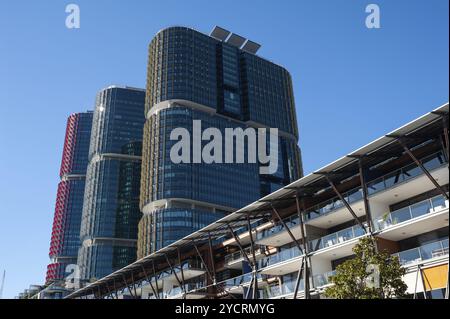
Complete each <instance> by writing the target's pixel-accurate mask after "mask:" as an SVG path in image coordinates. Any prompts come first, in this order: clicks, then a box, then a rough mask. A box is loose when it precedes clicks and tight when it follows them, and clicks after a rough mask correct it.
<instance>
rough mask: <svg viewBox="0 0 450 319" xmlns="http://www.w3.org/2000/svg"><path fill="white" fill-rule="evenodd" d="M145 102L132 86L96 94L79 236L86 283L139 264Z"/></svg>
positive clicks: (138, 90)
mask: <svg viewBox="0 0 450 319" xmlns="http://www.w3.org/2000/svg"><path fill="white" fill-rule="evenodd" d="M144 101H145V91H144V90H141V89H135V88H129V87H118V86H111V87H108V88H106V89H104V90H102V91H100V92H99V93H98V95H97V99H96V106H95V111H94V117H93V124H92V135H91V141H90V149H89V165H88V169H87V175H86V187H85V194H84V205H83V216H82V222H81V231H80V234H79V235H80V239H81V243H82V245H81V248H80V250H79V253H78V265H79V266H80V275H81V278H82V279H83V280H92V279H93V278H101V277H103V276H106V275H108V274H109V273H111V272H112V271H114V270H116V269H119V268H121V267H124V266H126V265H128V264H129V263H131V262H133V261H135V260H136V240H137V225H138V222H139V219H140V215H141V214H140V211H139V187H140V171H141V155H142V129H143V126H144V121H145V118H144V115H143V114H144Z"/></svg>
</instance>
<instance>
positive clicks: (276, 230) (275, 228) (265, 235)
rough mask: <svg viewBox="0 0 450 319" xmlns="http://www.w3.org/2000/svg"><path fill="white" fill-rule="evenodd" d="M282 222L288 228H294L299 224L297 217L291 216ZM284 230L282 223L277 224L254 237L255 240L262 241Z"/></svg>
mask: <svg viewBox="0 0 450 319" xmlns="http://www.w3.org/2000/svg"><path fill="white" fill-rule="evenodd" d="M283 221H284V222H285V223H286V226H287V227H289V228H292V227H295V226H297V225H299V224H300V219H299V217H298V216H297V215H292V216H290V217H288V218H285V219H283ZM283 230H285V227H284V225H283V224H282V223H278V224H276V225H275V226H273V227H271V228H268V229H265V230H263V231H261V232H259V233H257V235H256V239H263V238H268V237H270V236H273V235H275V234H278V233H280V232H282V231H283Z"/></svg>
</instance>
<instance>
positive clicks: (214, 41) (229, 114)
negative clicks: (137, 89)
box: [138, 27, 302, 258]
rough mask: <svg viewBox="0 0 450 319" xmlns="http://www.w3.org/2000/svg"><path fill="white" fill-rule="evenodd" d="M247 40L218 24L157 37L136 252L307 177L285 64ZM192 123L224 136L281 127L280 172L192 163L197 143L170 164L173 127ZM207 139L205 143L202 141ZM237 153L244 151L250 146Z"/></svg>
mask: <svg viewBox="0 0 450 319" xmlns="http://www.w3.org/2000/svg"><path fill="white" fill-rule="evenodd" d="M221 32H222V35H221V34H220V33H221ZM223 33H225V34H227V37H224V36H223ZM228 36H229V37H228ZM236 39H238V40H239V41H236ZM250 43H253V42H251V41H247V42H246V41H245V39H243V38H241V37H240V36H238V35H235V34H231V35H230V34H229V32H228V31H226V30H224V29H221V28H218V27H216V28H215V29H214V31H213V32H212V33H211V35H210V36H208V35H206V34H203V33H200V32H197V31H195V30H193V29H189V28H184V27H171V28H167V29H164V30H162V31H160V32H159V33H158V34H157V35H156V36H155V37H154V38H153V40H152V41H151V43H150V45H149V55H148V70H147V90H146V106H145V115H146V122H145V127H144V139H143V140H144V142H143V163H142V175H141V196H140V208H141V211H142V212H143V216H142V219H141V221H140V224H139V236H138V237H139V240H138V257H139V258H141V257H144V256H146V255H148V254H149V253H152V252H154V251H156V250H158V249H160V248H162V247H164V246H167V245H169V244H171V243H173V242H175V241H176V240H178V239H180V238H182V237H184V236H186V235H189V234H190V233H192V232H194V231H196V230H198V229H200V228H202V227H204V226H206V225H208V224H210V223H211V222H213V221H215V220H217V219H219V218H221V217H223V216H225V215H226V214H228V213H230V212H232V211H233V210H235V209H236V208H238V207H242V206H244V205H246V204H248V203H250V202H252V201H254V200H256V199H257V198H259V197H261V196H264V195H266V194H269V193H270V192H272V191H274V190H276V189H279V188H280V187H282V186H284V185H287V184H289V183H290V182H292V181H294V180H296V179H297V178H299V177H300V176H301V175H302V169H301V158H300V150H299V148H298V145H297V142H298V131H297V120H296V113H295V105H294V97H293V91H292V81H291V76H290V74H289V72H288V71H287V70H286V69H284V68H283V67H280V66H278V65H276V64H274V63H272V62H269V61H267V60H265V59H263V58H261V57H259V56H257V55H255V54H254V53H255V50H253V51H252V50H251V49H249V48H250V47H251V46H250ZM255 45H256V44H255ZM194 120H195V121H201V125H202V128H203V129H207V128H215V129H217V130H219V131H220V133H221V134H222V135H225V134H224V132H225V129H227V128H233V129H242V130H246V129H247V128H255V129H256V128H277V129H278V145H279V148H278V150H277V151H278V152H279V154H277V155H279V156H278V167H277V169H276V172H275V173H273V174H260V173H259V167H260V165H259V164H258V163H251V162H249V161H244V162H242V163H234V164H229V163H218V162H214V163H208V164H206V163H203V162H201V161H200V162H195V160H194V157H195V156H196V155H195V154H194V153H195V150H193V147H194V145H191V150H192V152H191V155H190V158H191V159H192V161H193V162H194V163H192V162H191V163H179V164H174V163H173V161H172V160H171V158H170V150H171V148H172V147H173V146H174V145H175V143H176V141H175V140H172V139H171V138H170V135H171V132H172V131H173V130H174V129H176V128H183V129H185V130H187V131H188V132H189V134H190V135H191V136H192V135H195V129H194V127H193V126H194V124H193V123H194ZM267 138H268V137H267ZM205 144H206V141H202V144H201V146H202V147H203V146H204V145H205ZM241 151H243V152H245V153H247V152H248V148H247V146H245V147H243V148H242V149H241Z"/></svg>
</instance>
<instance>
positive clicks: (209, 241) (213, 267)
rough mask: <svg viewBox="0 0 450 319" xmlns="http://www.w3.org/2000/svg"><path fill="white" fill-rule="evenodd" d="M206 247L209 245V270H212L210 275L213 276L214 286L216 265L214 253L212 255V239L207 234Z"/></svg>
mask: <svg viewBox="0 0 450 319" xmlns="http://www.w3.org/2000/svg"><path fill="white" fill-rule="evenodd" d="M208 245H209V256H210V259H211V270H212V274H213V276H214V280H213V282H214V284H215V283H216V265H215V262H214V253H213V248H212V239H211V234H210V233H209V232H208Z"/></svg>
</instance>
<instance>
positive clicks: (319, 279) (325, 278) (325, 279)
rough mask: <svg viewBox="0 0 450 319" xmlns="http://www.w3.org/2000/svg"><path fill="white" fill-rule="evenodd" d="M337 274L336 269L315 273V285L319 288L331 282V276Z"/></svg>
mask: <svg viewBox="0 0 450 319" xmlns="http://www.w3.org/2000/svg"><path fill="white" fill-rule="evenodd" d="M335 274H336V270H332V271H328V272H326V273H324V274H320V275H315V276H314V277H313V281H314V287H316V288H319V287H322V286H326V285H329V284H331V280H330V278H331V276H334V275H335Z"/></svg>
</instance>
